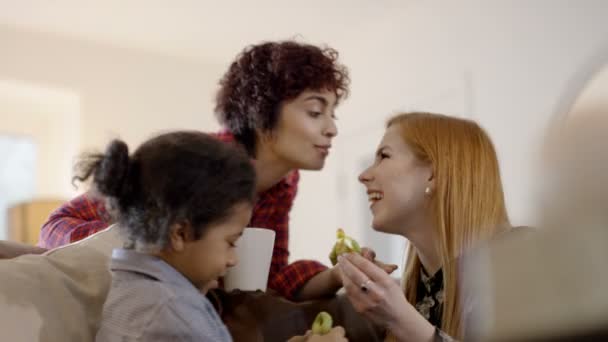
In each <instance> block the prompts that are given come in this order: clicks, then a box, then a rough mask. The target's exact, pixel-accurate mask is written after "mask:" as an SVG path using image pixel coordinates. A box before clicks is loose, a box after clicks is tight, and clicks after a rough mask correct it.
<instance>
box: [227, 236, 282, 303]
mask: <svg viewBox="0 0 608 342" xmlns="http://www.w3.org/2000/svg"><path fill="white" fill-rule="evenodd" d="M274 238H275V232H274V230H270V229H265V228H250V227H248V228H245V230H244V231H243V236H241V237H240V238H239V239H238V240H237V242H236V255H237V257H238V263H237V264H236V266H234V267H231V268H229V269H228V271H227V272H226V276H225V277H224V289H225V290H226V291H228V292H230V291H232V290H236V289H238V290H241V291H256V290H261V291H266V286H267V284H268V273H269V271H270V262H271V261H272V251H273V249H274Z"/></svg>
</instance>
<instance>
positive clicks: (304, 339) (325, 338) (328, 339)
mask: <svg viewBox="0 0 608 342" xmlns="http://www.w3.org/2000/svg"><path fill="white" fill-rule="evenodd" d="M344 334H345V332H344V328H342V327H334V328H332V329H331V330H330V331H329V332H328V333H327V334H325V335H322V336H321V335H315V334H313V333H312V331H310V330H309V331H307V332H306V335H304V336H294V337H292V338H290V339H289V340H288V341H287V342H348V340H347V339H346V337H345V336H344Z"/></svg>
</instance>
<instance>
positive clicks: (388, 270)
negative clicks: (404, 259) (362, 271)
mask: <svg viewBox="0 0 608 342" xmlns="http://www.w3.org/2000/svg"><path fill="white" fill-rule="evenodd" d="M374 264H376V266H378V267H380V268H381V269H383V270H384V272H386V273H387V274H391V273H393V272H395V270H396V269H397V268H399V266H397V265H395V264H385V263H383V262H382V261H378V260H376V261H374Z"/></svg>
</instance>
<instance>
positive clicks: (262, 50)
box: [215, 40, 350, 156]
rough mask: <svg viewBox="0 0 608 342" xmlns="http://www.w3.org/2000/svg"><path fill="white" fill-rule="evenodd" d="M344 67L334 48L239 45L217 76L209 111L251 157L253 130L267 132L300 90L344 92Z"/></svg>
mask: <svg viewBox="0 0 608 342" xmlns="http://www.w3.org/2000/svg"><path fill="white" fill-rule="evenodd" d="M349 83H350V79H349V76H348V70H347V68H346V67H345V66H344V65H342V64H339V63H338V52H337V51H336V50H334V49H332V48H330V47H323V48H320V47H317V46H314V45H310V44H302V43H298V42H296V41H291V40H289V41H281V42H265V43H262V44H258V45H251V46H248V47H247V48H245V49H244V50H243V51H242V52H241V53H240V54H239V55H238V56H237V58H236V60H235V61H234V62H233V63H232V64H231V65H230V68H229V69H228V71H227V72H226V74H224V76H223V77H222V79H221V80H220V89H219V91H218V93H217V98H216V106H215V113H216V115H217V117H218V119H219V121H220V123H221V124H222V125H224V126H225V127H226V128H227V129H228V130H229V131H230V132H231V133H232V134H234V135H235V138H236V140H237V141H238V142H239V143H241V144H242V145H243V146H244V147H245V148H246V150H247V152H248V153H249V155H251V156H254V155H255V148H256V141H257V140H256V130H260V131H262V132H268V131H271V130H273V129H274V128H275V127H276V125H277V122H278V119H279V112H280V108H281V104H282V103H283V102H284V101H288V100H292V99H294V98H296V97H297V96H298V95H300V94H301V93H302V92H303V91H305V90H329V91H333V92H334V93H335V94H336V98H337V101H340V100H341V99H342V98H345V97H346V96H347V95H348V87H349Z"/></svg>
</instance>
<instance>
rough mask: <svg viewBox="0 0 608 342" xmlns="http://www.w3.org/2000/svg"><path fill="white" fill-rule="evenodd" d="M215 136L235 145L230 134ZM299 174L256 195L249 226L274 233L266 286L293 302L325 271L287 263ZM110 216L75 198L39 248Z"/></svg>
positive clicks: (94, 201)
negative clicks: (300, 291)
mask: <svg viewBox="0 0 608 342" xmlns="http://www.w3.org/2000/svg"><path fill="white" fill-rule="evenodd" d="M215 136H216V137H217V138H218V139H220V140H221V141H224V142H234V137H233V136H232V134H230V133H225V132H223V133H219V134H215ZM299 179H300V175H299V173H298V171H293V172H291V173H290V174H288V175H287V176H286V177H285V178H284V179H282V180H281V181H280V182H279V183H277V184H275V185H274V186H273V187H272V188H270V189H268V190H266V191H264V192H263V193H261V194H259V196H258V201H257V203H256V204H255V207H254V209H253V215H252V217H251V221H250V222H249V225H248V226H249V227H260V228H268V229H272V230H274V231H275V233H276V237H275V241H274V251H273V254H272V263H271V265H270V275H269V282H268V287H269V288H271V289H273V290H275V291H277V292H278V293H279V294H281V295H282V296H284V297H286V298H289V299H293V298H294V296H295V294H296V293H297V292H298V290H299V289H300V288H301V287H302V286H303V285H304V284H305V283H306V282H307V281H308V280H310V279H311V278H312V277H313V276H315V275H316V274H317V273H319V272H321V271H323V270H325V269H326V267H325V266H323V264H321V263H319V262H317V261H312V260H300V261H296V262H294V263H292V264H289V265H288V264H287V260H288V258H289V249H288V248H289V211H290V210H291V207H292V205H293V200H294V198H295V196H296V193H297V190H298V181H299ZM110 223H111V222H110V219H109V215H108V213H107V211H106V209H105V207H104V203H103V201H102V200H101V199H98V198H93V197H90V196H89V195H87V194H84V195H81V196H78V197H76V198H74V199H72V200H71V201H70V202H67V203H66V204H64V205H63V206H62V207H60V208H59V209H57V210H55V212H53V213H52V214H51V215H50V216H49V219H48V221H47V222H46V223H45V224H44V225H43V226H42V229H41V231H40V241H39V242H38V245H39V246H41V247H45V248H55V247H59V246H63V245H66V244H68V243H71V242H74V241H78V240H81V239H84V238H85V237H87V236H89V235H92V234H94V233H97V232H98V231H100V230H103V229H105V228H106V227H108V226H109V225H110Z"/></svg>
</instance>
